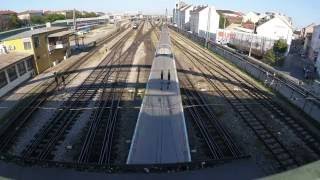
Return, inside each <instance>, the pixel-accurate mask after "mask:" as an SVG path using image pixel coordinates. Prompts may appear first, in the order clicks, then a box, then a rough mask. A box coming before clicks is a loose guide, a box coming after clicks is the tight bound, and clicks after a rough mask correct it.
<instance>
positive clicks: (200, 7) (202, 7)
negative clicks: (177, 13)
mask: <svg viewBox="0 0 320 180" xmlns="http://www.w3.org/2000/svg"><path fill="white" fill-rule="evenodd" d="M207 7H208V6H197V7H195V8H194V9H193V10H192V11H191V12H192V13H198V12H200V11H202V10H204V9H205V8H207Z"/></svg>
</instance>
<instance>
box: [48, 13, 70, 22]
mask: <svg viewBox="0 0 320 180" xmlns="http://www.w3.org/2000/svg"><path fill="white" fill-rule="evenodd" d="M64 19H66V17H65V16H64V15H62V14H48V15H46V16H45V21H46V22H54V21H57V20H64Z"/></svg>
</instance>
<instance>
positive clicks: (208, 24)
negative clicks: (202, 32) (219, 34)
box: [205, 6, 211, 47]
mask: <svg viewBox="0 0 320 180" xmlns="http://www.w3.org/2000/svg"><path fill="white" fill-rule="evenodd" d="M208 8H209V13H208V20H207V35H206V45H205V46H206V47H207V46H208V42H209V39H210V21H211V7H209V6H208Z"/></svg>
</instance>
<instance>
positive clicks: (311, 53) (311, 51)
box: [307, 25, 320, 61]
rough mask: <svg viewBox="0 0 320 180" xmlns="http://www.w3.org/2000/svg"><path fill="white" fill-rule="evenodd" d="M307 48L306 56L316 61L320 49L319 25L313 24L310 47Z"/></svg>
mask: <svg viewBox="0 0 320 180" xmlns="http://www.w3.org/2000/svg"><path fill="white" fill-rule="evenodd" d="M307 49H308V52H307V53H308V58H309V59H311V60H313V61H316V60H317V59H318V54H319V51H320V25H318V26H315V27H314V29H313V33H312V36H311V41H310V47H309V48H307Z"/></svg>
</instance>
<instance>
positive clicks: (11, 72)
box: [7, 66, 18, 81]
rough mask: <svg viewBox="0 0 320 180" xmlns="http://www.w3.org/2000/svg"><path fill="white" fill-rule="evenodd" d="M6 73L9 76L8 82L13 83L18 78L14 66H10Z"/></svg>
mask: <svg viewBox="0 0 320 180" xmlns="http://www.w3.org/2000/svg"><path fill="white" fill-rule="evenodd" d="M7 73H8V75H9V80H10V81H14V80H15V79H17V78H18V75H17V71H16V66H11V67H9V68H8V69H7Z"/></svg>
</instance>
